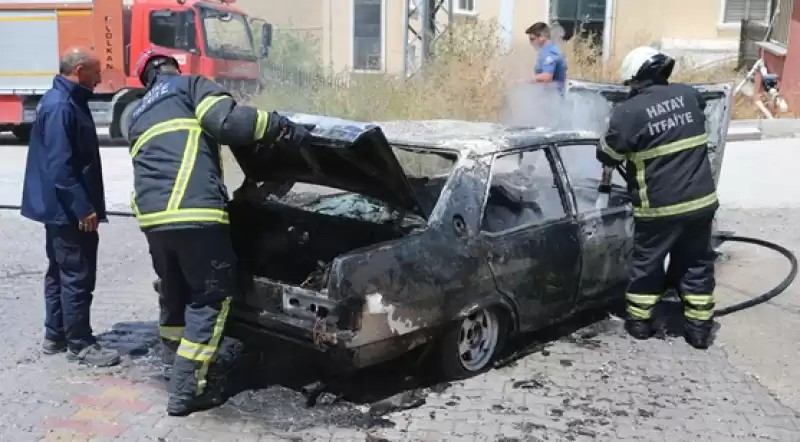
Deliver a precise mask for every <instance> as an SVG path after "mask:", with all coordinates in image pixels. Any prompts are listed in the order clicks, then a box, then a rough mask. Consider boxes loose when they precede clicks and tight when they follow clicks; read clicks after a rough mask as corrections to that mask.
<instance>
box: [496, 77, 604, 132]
mask: <svg viewBox="0 0 800 442" xmlns="http://www.w3.org/2000/svg"><path fill="white" fill-rule="evenodd" d="M610 114H611V106H610V104H609V103H608V102H607V101H606V100H605V99H604V98H603V97H601V96H599V95H597V94H594V93H593V92H588V91H587V92H567V93H566V94H565V96H561V94H560V93H559V90H558V88H557V85H556V84H554V83H525V84H518V85H515V86H513V87H511V88H510V89H509V91H508V92H507V95H506V106H505V109H504V111H503V115H502V117H501V118H502V122H503V123H506V124H510V125H513V126H534V127H543V128H548V129H552V130H565V131H589V132H593V133H597V134H600V133H603V132H605V130H606V126H607V124H608V123H607V121H608V117H609V115H610Z"/></svg>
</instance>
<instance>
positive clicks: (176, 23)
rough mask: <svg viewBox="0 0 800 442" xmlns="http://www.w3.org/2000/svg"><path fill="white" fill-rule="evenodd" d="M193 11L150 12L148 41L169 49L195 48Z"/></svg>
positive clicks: (187, 49) (186, 49)
mask: <svg viewBox="0 0 800 442" xmlns="http://www.w3.org/2000/svg"><path fill="white" fill-rule="evenodd" d="M194 23H195V21H194V12H193V11H186V12H175V11H153V12H151V13H150V43H152V44H154V45H157V46H161V47H163V48H169V49H182V50H185V51H189V50H192V49H196V48H197V45H196V38H195V32H196V28H195V24H194Z"/></svg>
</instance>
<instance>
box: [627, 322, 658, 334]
mask: <svg viewBox="0 0 800 442" xmlns="http://www.w3.org/2000/svg"><path fill="white" fill-rule="evenodd" d="M625 330H626V331H627V332H628V334H629V335H631V336H633V337H634V338H635V339H649V338H650V337H651V336H653V327H652V325H651V324H650V321H649V320H644V319H626V320H625Z"/></svg>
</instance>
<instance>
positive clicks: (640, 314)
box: [625, 213, 715, 326]
mask: <svg viewBox="0 0 800 442" xmlns="http://www.w3.org/2000/svg"><path fill="white" fill-rule="evenodd" d="M713 219H714V214H713V213H711V214H707V215H706V214H703V215H701V216H697V217H694V218H690V219H685V220H677V221H672V220H670V221H666V220H664V221H662V220H656V221H646V222H641V221H638V220H637V221H636V225H635V233H634V240H633V241H634V244H633V256H632V262H631V266H630V281H629V284H628V290H627V293H626V294H625V297H626V301H627V302H626V304H627V312H628V318H629V319H638V320H649V319H651V317H652V315H653V310H654V308H655V306H656V304H657V303H658V301H659V300H660V299H661V296H662V295H663V294H664V292H665V291H666V290H667V288H669V287H670V286H676V288H677V290H678V293H679V294H680V295H681V299H682V300H683V303H684V316H685V317H686V319H687V320H688V323H689V324H690V325H699V326H705V325H707V324H710V323H711V318H712V315H713V310H714V306H715V303H714V295H713V292H714V287H715V280H714V260H715V253H714V250H713V248H712V244H711V229H712V222H713ZM667 255H669V256H670V271H669V273H671V275H669V276H670V279H669V280H668V279H667V275H666V274H665V271H664V261H665V259H666V257H667Z"/></svg>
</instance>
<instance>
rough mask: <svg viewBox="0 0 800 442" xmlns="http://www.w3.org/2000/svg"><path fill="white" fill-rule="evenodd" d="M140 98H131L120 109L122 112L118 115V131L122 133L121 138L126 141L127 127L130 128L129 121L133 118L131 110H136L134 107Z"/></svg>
mask: <svg viewBox="0 0 800 442" xmlns="http://www.w3.org/2000/svg"><path fill="white" fill-rule="evenodd" d="M141 101H142V100H133V101H131V102H130V103H128V105H127V106H125V108H124V109H122V113H121V114H120V115H119V133H120V135H122V139H123V140H125V141H128V129H129V128H130V125H131V121H132V120H133V111H134V110H136V107H137V106H138V105H139V103H140V102H141Z"/></svg>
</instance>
